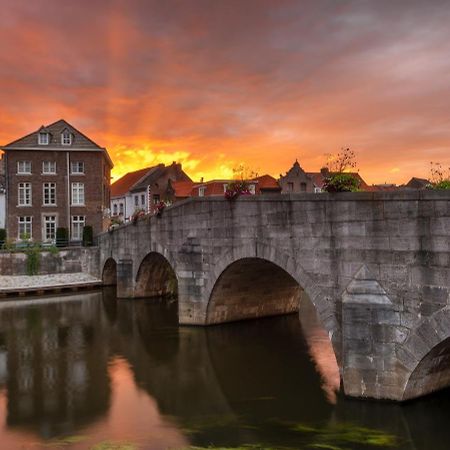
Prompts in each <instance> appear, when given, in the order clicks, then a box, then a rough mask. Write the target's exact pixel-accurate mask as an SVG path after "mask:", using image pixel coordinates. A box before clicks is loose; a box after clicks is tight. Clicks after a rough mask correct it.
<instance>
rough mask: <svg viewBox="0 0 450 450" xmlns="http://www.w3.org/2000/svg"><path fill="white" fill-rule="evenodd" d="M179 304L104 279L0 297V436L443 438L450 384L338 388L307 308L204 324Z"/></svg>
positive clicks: (191, 441)
mask: <svg viewBox="0 0 450 450" xmlns="http://www.w3.org/2000/svg"><path fill="white" fill-rule="evenodd" d="M176 310H177V305H176V303H173V302H172V303H170V302H167V301H165V302H164V301H155V300H130V301H125V300H116V299H115V297H114V293H113V292H111V291H104V292H95V293H90V294H83V295H79V296H68V297H53V298H47V299H41V300H39V301H36V300H34V301H32V302H28V301H23V300H22V301H21V302H20V303H10V302H8V303H6V302H4V303H0V324H1V327H0V330H1V333H0V389H1V390H0V427H1V430H0V449H1V450H3V449H6V450H10V449H11V450H14V449H22V450H24V449H44V448H45V449H49V448H52V449H58V448H61V449H93V450H106V449H114V450H119V449H120V450H135V449H154V450H158V449H185V448H193V447H195V448H210V447H211V448H218V447H226V448H236V447H240V448H263V449H269V448H270V449H284V448H288V449H292V448H295V449H298V448H300V449H329V450H333V449H334V450H337V449H351V450H363V449H390V448H397V449H408V450H409V449H411V450H412V449H414V450H419V449H424V450H431V449H432V450H440V449H442V450H448V449H449V448H450V427H449V426H448V422H449V420H450V393H449V392H448V391H446V392H442V393H440V394H438V395H436V396H434V397H429V398H427V399H424V400H421V401H417V402H414V403H409V404H407V405H403V406H400V405H395V404H389V403H376V402H361V401H356V400H348V399H344V398H342V396H340V395H339V394H336V393H335V389H336V388H337V387H338V385H339V380H338V376H337V373H336V366H335V361H334V355H333V354H332V352H331V350H330V347H329V344H328V341H327V337H326V334H325V333H324V332H323V331H322V330H321V329H320V328H319V327H318V325H317V323H316V322H315V318H314V312H313V311H312V310H311V309H310V308H306V309H304V310H302V312H301V314H300V315H301V317H302V321H300V320H299V317H298V316H297V315H293V316H287V317H279V318H271V319H263V320H257V321H248V322H242V323H235V324H228V325H221V326H215V327H210V328H194V327H178V326H177V315H176V314H177V313H176ZM302 324H303V325H302Z"/></svg>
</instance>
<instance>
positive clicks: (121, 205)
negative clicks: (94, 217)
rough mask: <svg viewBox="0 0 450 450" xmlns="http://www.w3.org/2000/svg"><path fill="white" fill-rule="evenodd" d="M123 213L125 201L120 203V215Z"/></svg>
mask: <svg viewBox="0 0 450 450" xmlns="http://www.w3.org/2000/svg"><path fill="white" fill-rule="evenodd" d="M120 214H123V203H119V215H120Z"/></svg>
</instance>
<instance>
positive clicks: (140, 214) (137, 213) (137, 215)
mask: <svg viewBox="0 0 450 450" xmlns="http://www.w3.org/2000/svg"><path fill="white" fill-rule="evenodd" d="M142 217H145V211H144V210H143V209H141V208H138V209H136V210H135V211H134V213H133V215H132V216H131V223H132V224H133V225H136V224H137V222H138V220H139V219H140V218H142Z"/></svg>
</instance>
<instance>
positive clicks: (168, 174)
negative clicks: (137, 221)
mask: <svg viewBox="0 0 450 450" xmlns="http://www.w3.org/2000/svg"><path fill="white" fill-rule="evenodd" d="M176 182H184V183H192V180H191V179H190V178H189V176H188V175H187V174H186V173H185V172H184V171H183V168H182V166H181V164H179V163H176V162H173V163H172V164H171V165H169V166H166V165H164V164H158V165H156V166H152V167H146V168H145V169H140V170H136V171H134V172H128V173H127V174H126V175H124V176H123V177H122V178H120V179H119V180H117V181H116V182H114V183H113V184H112V185H111V215H112V217H118V218H120V219H122V220H128V219H129V218H130V217H131V216H132V215H133V213H134V212H135V211H136V210H144V211H145V212H147V213H151V212H153V211H154V208H155V206H156V205H157V204H158V203H159V202H160V201H162V200H164V201H171V202H173V201H174V200H175V191H174V189H173V183H176Z"/></svg>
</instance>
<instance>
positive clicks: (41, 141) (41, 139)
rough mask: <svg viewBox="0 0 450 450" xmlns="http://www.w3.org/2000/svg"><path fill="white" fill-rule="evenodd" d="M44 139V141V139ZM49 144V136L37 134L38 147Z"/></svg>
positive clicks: (47, 134)
mask: <svg viewBox="0 0 450 450" xmlns="http://www.w3.org/2000/svg"><path fill="white" fill-rule="evenodd" d="M44 137H45V139H44ZM49 143H50V135H49V133H39V135H38V144H39V145H48V144H49Z"/></svg>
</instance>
